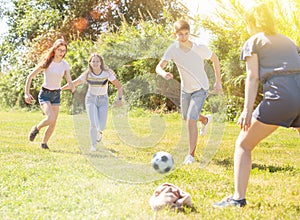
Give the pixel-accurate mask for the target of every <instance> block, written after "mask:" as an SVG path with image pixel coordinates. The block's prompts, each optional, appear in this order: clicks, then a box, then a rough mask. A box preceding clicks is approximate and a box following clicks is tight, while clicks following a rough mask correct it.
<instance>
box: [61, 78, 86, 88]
mask: <svg viewBox="0 0 300 220" xmlns="http://www.w3.org/2000/svg"><path fill="white" fill-rule="evenodd" d="M82 83H83V81H81V80H80V79H79V77H78V78H77V79H75V80H73V85H74V86H75V87H76V86H78V85H80V84H82ZM60 89H61V90H62V91H64V90H67V89H70V86H69V84H68V83H67V84H66V85H64V86H62V87H61V88H60Z"/></svg>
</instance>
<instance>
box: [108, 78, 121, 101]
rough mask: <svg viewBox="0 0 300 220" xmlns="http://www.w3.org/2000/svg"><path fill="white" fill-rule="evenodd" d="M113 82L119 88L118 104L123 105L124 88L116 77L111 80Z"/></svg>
mask: <svg viewBox="0 0 300 220" xmlns="http://www.w3.org/2000/svg"><path fill="white" fill-rule="evenodd" d="M111 83H112V84H113V85H114V86H115V87H116V88H117V90H118V94H117V97H118V98H117V100H116V105H117V106H121V105H122V97H123V88H122V85H121V83H120V82H119V80H117V79H115V80H113V81H111Z"/></svg>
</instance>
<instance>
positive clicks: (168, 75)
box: [163, 72, 173, 80]
mask: <svg viewBox="0 0 300 220" xmlns="http://www.w3.org/2000/svg"><path fill="white" fill-rule="evenodd" d="M163 77H164V78H165V79H166V80H169V79H173V74H172V73H169V72H165V75H164V76H163Z"/></svg>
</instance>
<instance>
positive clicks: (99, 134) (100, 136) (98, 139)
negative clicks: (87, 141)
mask: <svg viewBox="0 0 300 220" xmlns="http://www.w3.org/2000/svg"><path fill="white" fill-rule="evenodd" d="M101 139H102V131H98V133H97V142H100V141H101Z"/></svg>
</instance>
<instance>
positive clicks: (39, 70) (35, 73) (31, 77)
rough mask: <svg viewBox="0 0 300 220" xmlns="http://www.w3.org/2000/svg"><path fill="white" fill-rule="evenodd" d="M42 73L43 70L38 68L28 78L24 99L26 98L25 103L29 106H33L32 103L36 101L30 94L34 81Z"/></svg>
mask: <svg viewBox="0 0 300 220" xmlns="http://www.w3.org/2000/svg"><path fill="white" fill-rule="evenodd" d="M41 71H42V68H41V67H39V66H37V67H36V68H35V69H34V70H33V71H32V72H31V73H30V74H29V75H28V76H27V78H26V83H25V95H24V98H25V102H26V103H28V104H31V103H32V101H34V98H33V96H32V95H31V94H30V92H29V90H30V86H31V82H32V79H33V78H34V77H35V76H36V75H37V74H38V73H40V72H41Z"/></svg>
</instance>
